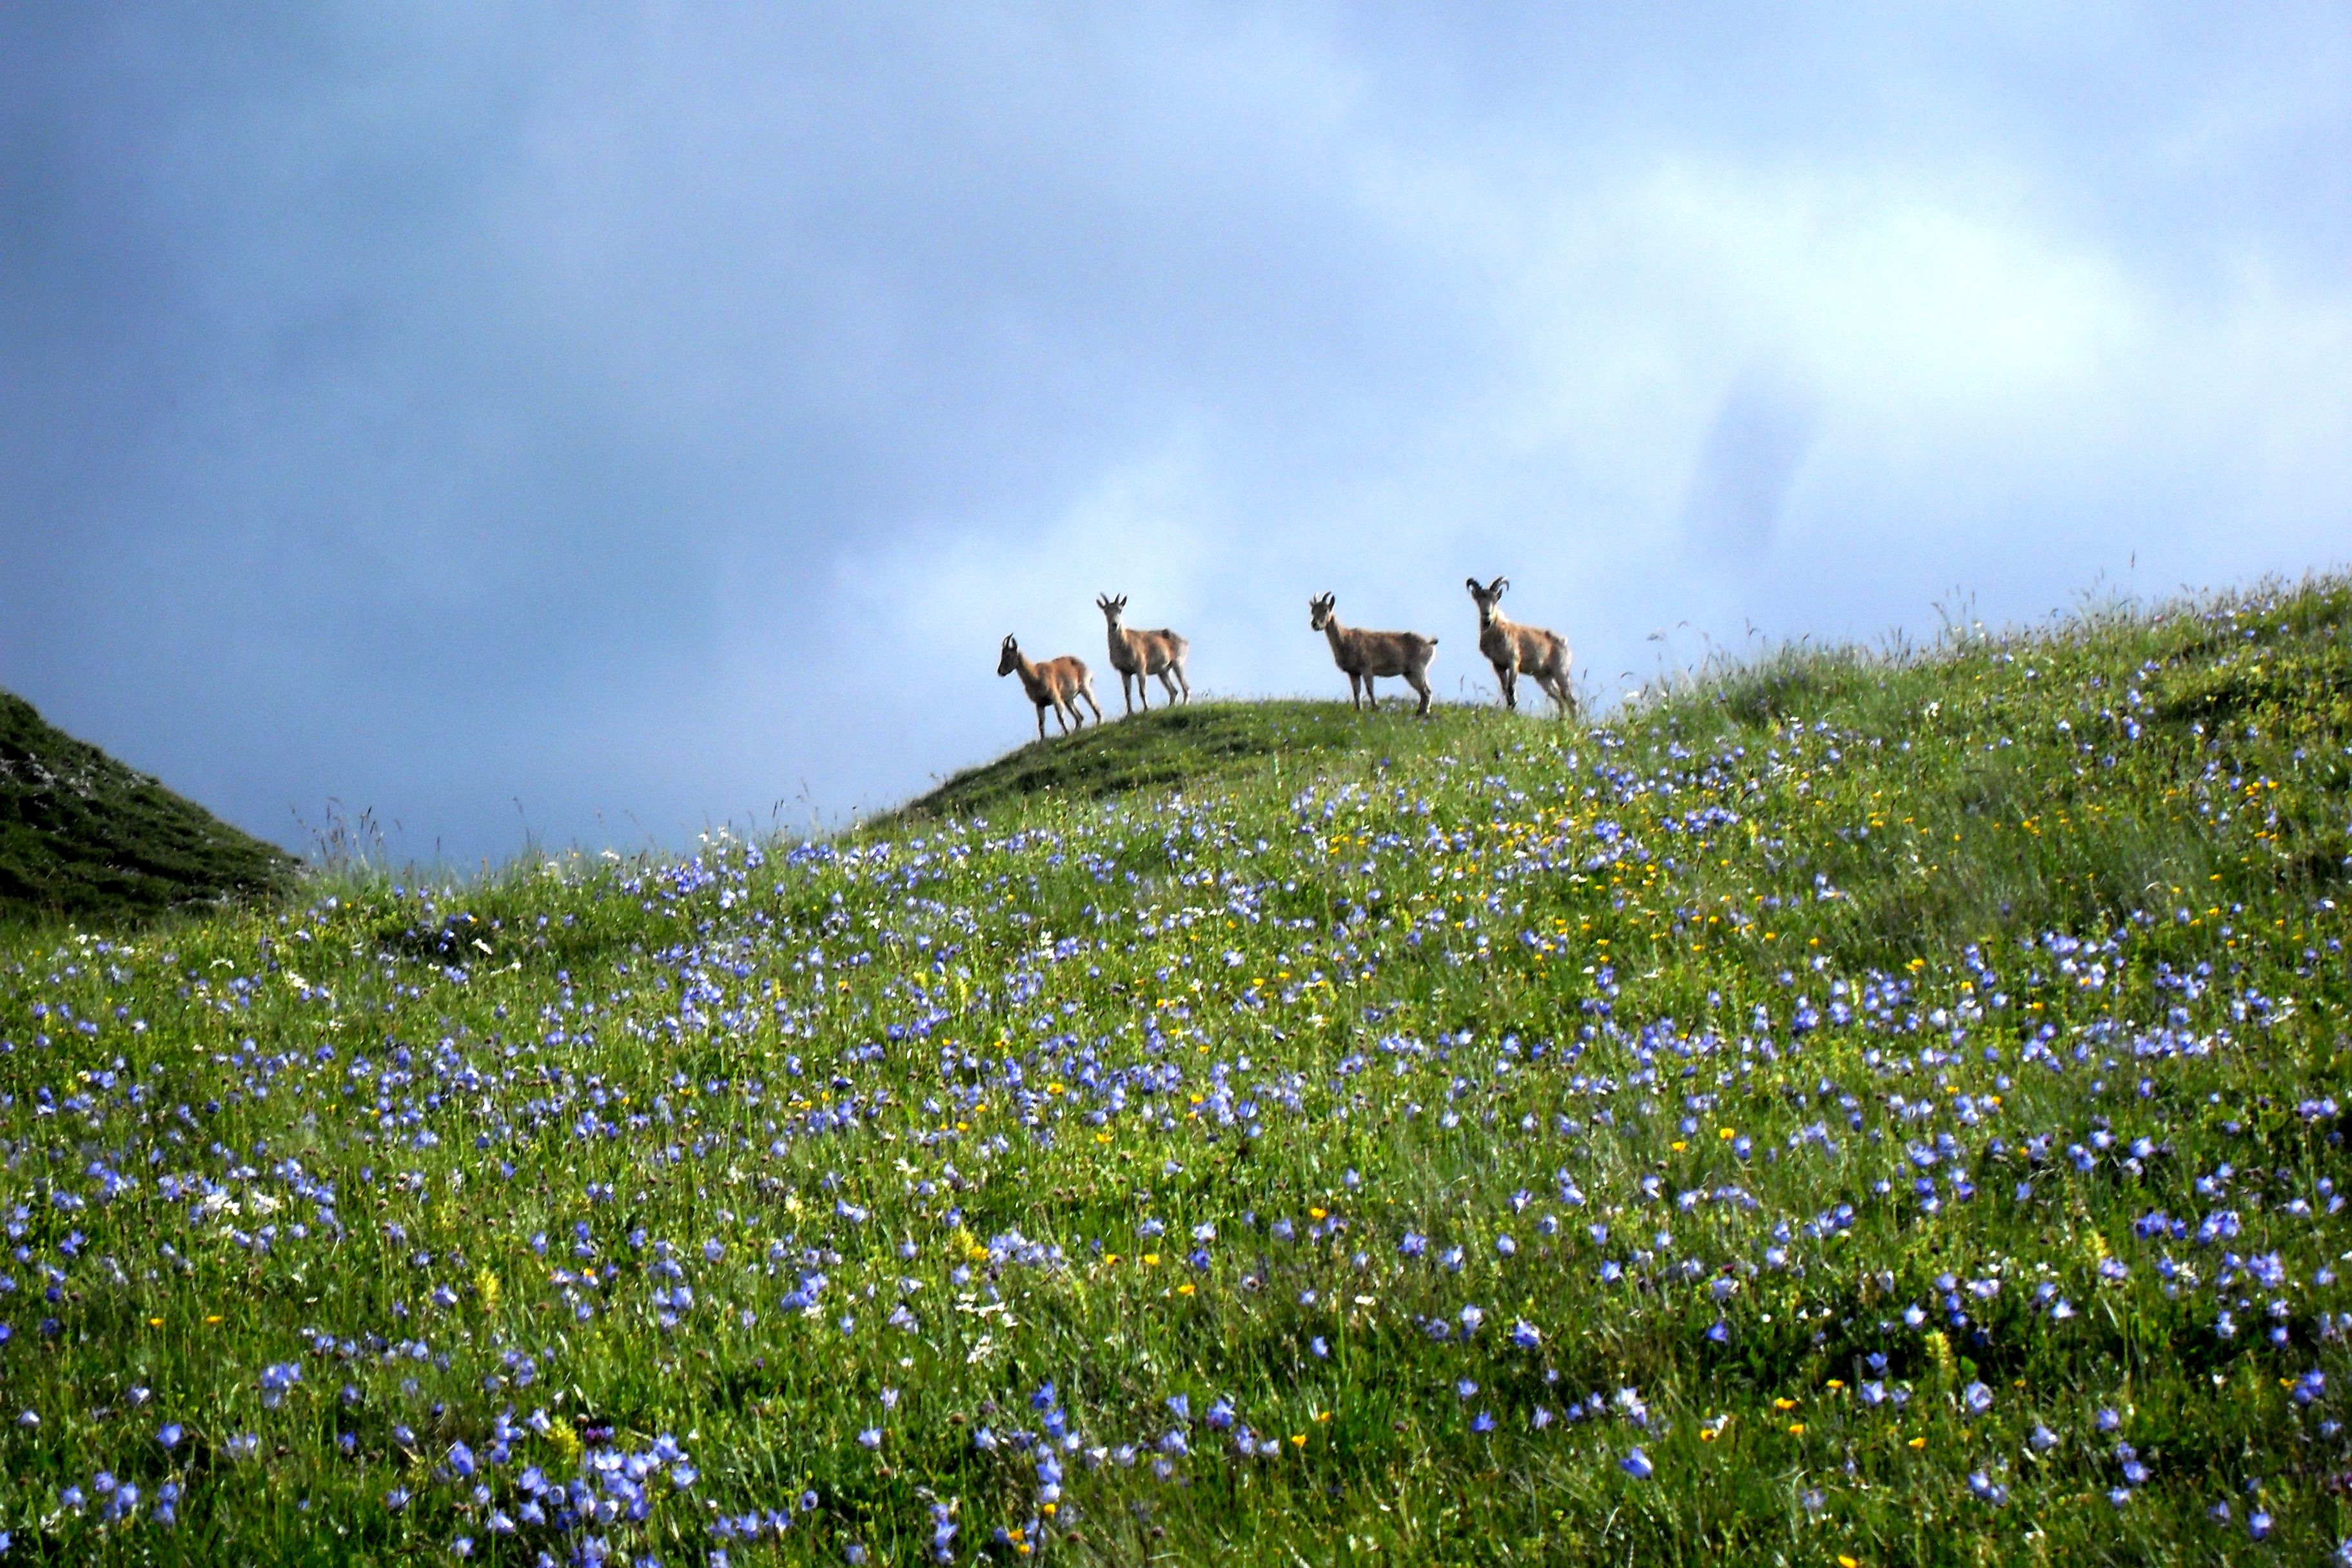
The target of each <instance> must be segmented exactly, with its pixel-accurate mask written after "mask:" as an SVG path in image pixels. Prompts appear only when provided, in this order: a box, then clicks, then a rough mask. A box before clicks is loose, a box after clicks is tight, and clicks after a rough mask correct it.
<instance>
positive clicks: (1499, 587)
mask: <svg viewBox="0 0 2352 1568" xmlns="http://www.w3.org/2000/svg"><path fill="white" fill-rule="evenodd" d="M1510 585H1511V580H1510V579H1509V578H1508V577H1497V578H1496V579H1495V585H1494V586H1493V587H1492V588H1490V589H1488V590H1487V592H1488V593H1491V594H1496V595H1499V594H1501V593H1502V591H1503V590H1504V589H1506V588H1507V587H1509V586H1510Z"/></svg>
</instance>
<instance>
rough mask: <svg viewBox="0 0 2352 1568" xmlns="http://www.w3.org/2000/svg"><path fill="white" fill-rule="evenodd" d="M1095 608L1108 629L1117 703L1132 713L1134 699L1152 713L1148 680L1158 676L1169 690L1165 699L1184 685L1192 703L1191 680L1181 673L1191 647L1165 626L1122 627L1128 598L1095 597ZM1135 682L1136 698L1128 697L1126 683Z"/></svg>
mask: <svg viewBox="0 0 2352 1568" xmlns="http://www.w3.org/2000/svg"><path fill="white" fill-rule="evenodd" d="M1095 607H1096V608H1097V609H1099V610H1100V611H1102V613H1103V619H1104V620H1105V621H1106V622H1108V624H1109V627H1110V667H1111V668H1113V669H1116V670H1117V671H1118V695H1119V700H1121V701H1122V702H1124V703H1126V704H1127V710H1128V711H1129V713H1132V712H1134V711H1135V702H1136V699H1137V698H1140V699H1142V700H1143V710H1144V711H1145V712H1146V713H1149V712H1150V711H1151V688H1150V684H1149V681H1150V677H1152V676H1155V675H1156V676H1158V677H1159V678H1160V685H1162V686H1164V687H1166V688H1167V689H1168V700H1169V701H1171V702H1173V701H1175V700H1176V686H1177V683H1178V682H1179V681H1181V682H1182V683H1183V687H1184V700H1185V701H1187V702H1190V701H1192V679H1191V678H1190V677H1189V676H1187V675H1186V674H1185V673H1184V661H1185V660H1186V659H1187V658H1191V657H1192V644H1191V643H1189V642H1186V641H1185V640H1184V639H1183V638H1182V637H1178V636H1177V635H1176V634H1175V633H1174V632H1171V631H1169V630H1167V629H1165V628H1164V627H1163V628H1162V629H1161V630H1159V631H1156V632H1139V631H1129V629H1128V628H1127V626H1124V625H1123V624H1122V622H1123V620H1124V618H1125V616H1126V615H1127V595H1124V594H1121V595H1119V596H1118V598H1116V599H1114V598H1112V597H1111V596H1110V595H1108V594H1098V595H1096V596H1095ZM1130 679H1131V680H1133V681H1134V683H1135V695H1134V696H1133V697H1130V696H1129V695H1128V682H1129V680H1130Z"/></svg>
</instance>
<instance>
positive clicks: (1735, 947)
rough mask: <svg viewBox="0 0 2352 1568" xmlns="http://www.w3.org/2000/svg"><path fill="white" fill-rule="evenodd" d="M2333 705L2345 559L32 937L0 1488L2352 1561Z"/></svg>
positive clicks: (43, 1504)
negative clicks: (1562, 703)
mask: <svg viewBox="0 0 2352 1568" xmlns="http://www.w3.org/2000/svg"><path fill="white" fill-rule="evenodd" d="M2347 692H2352V585H2347V584H2344V583H2341V582H2332V581H2331V582H2326V583H2321V584H2314V585H2310V586H2306V587H2305V588H2303V589H2300V590H2297V591H2293V592H2287V591H2280V592H2275V593H2267V592H2266V593H2263V594H2259V595H2252V596H2249V597H2246V598H2242V599H2233V600H2229V601H2217V602H2214V603H2210V604H2200V605H2184V606H2175V607H2171V608H2168V609H2166V610H2164V611H2162V612H2160V613H2156V614H2151V615H2148V616H2105V617H2101V618H2097V619H2090V620H2084V621H2080V622H2076V623H2072V624H2068V625H2063V626H2055V627H2053V628H2050V629H2049V630H2047V631H2044V632H2041V633H2036V634H2032V635H2020V636H2014V637H2002V638H1995V639H1984V640H1969V641H1962V642H1955V643H1953V644H1952V645H1950V646H1948V647H1944V648H1942V649H1940V650H1938V651H1937V652H1935V653H1934V654H1932V655H1928V656H1925V657H1920V658H1906V659H1900V660H1896V659H1878V658H1868V657H1864V656H1861V655H1857V654H1851V653H1843V652H1815V653H1804V652H1791V653H1788V654H1784V655H1781V656H1779V657H1776V658H1772V659H1769V660H1768V661H1766V662H1764V663H1762V664H1760V665H1758V666H1755V667H1751V668H1741V669H1736V670H1730V671H1727V672H1723V673H1721V674H1720V675H1719V676H1717V677H1713V678H1710V679H1704V680H1700V681H1696V682H1693V683H1691V684H1689V685H1687V686H1685V687H1677V688H1676V689H1673V690H1671V691H1667V692H1664V693H1661V694H1658V695H1657V696H1656V697H1655V698H1654V699H1653V700H1649V701H1646V702H1644V703H1642V704H1640V705H1637V706H1635V707H1633V708H1632V709H1630V710H1626V711H1624V712H1622V713H1621V714H1620V715H1618V716H1617V717H1616V719H1615V720H1614V721H1612V723H1610V724H1609V725H1607V726H1603V727H1600V728H1594V729H1586V728H1583V727H1580V726H1577V725H1572V724H1560V723H1558V722H1555V721H1550V720H1549V719H1539V718H1532V717H1523V718H1517V719H1514V718H1511V717H1509V716H1507V715H1503V714H1499V713H1496V712H1492V711H1485V710H1441V711H1440V712H1439V713H1438V714H1436V715H1435V716H1433V718H1432V719H1431V720H1430V721H1426V722H1421V721H1414V720H1412V719H1411V718H1409V717H1404V716H1402V715H1398V714H1393V713H1382V714H1379V715H1370V716H1356V715H1352V714H1349V712H1347V711H1346V710H1343V709H1339V708H1336V707H1316V706H1307V705H1297V704H1270V705H1266V706H1265V707H1263V708H1252V707H1247V706H1233V705H1224V706H1212V705H1207V704H1203V705H1202V706H1201V707H1200V708H1197V709H1194V710H1189V711H1187V710H1178V711H1176V712H1174V713H1171V714H1166V715H1161V714H1157V713H1155V714H1154V715H1153V716H1152V717H1151V718H1150V720H1148V721H1145V720H1136V721H1124V722H1115V723H1113V724H1112V725H1110V726H1108V727H1106V728H1105V729H1104V730H1103V731H1101V732H1099V733H1096V732H1092V731H1089V732H1088V733H1087V736H1086V738H1085V739H1084V740H1083V741H1080V742H1073V743H1070V744H1067V745H1062V744H1049V745H1047V746H1045V747H1031V748H1025V749H1024V751H1023V752H1020V753H1017V754H1016V755H1015V757H1013V758H1012V759H1008V760H1007V761H1006V762H1005V763H1000V764H997V766H996V768H994V769H992V770H982V771H981V772H980V773H975V774H971V775H966V776H965V777H964V778H962V779H960V780H958V781H956V782H955V783H953V784H950V785H949V786H948V788H947V790H945V791H943V792H942V793H941V795H938V796H934V797H932V799H931V800H930V801H929V802H927V803H924V804H923V805H919V806H918V807H915V808H910V809H909V810H908V812H907V813H905V814H903V815H901V816H898V817H897V818H895V819H893V820H891V821H888V822H886V823H882V824H878V825H874V826H869V827H868V828H866V829H864V830H861V831H859V832H857V833H855V834H852V835H849V836H846V837H844V838H842V839H840V840H838V841H836V842H833V843H829V844H821V845H803V846H799V847H788V846H785V845H782V844H770V845H761V846H752V845H745V844H741V843H737V842H734V841H730V840H725V839H714V840H712V841H710V842H709V843H708V844H706V845H705V846H704V848H703V852H702V853H701V854H700V855H698V856H697V857H695V858H691V859H688V860H686V861H681V862H677V863H663V864H656V863H652V862H634V863H625V864H615V863H600V862H594V861H560V862H550V863H544V864H535V865H526V866H520V867H517V868H513V869H512V870H511V871H510V872H509V874H507V875H506V876H504V877H502V878H500V879H496V880H493V881H490V882H487V883H484V884H481V885H478V886H472V887H465V888H455V889H451V888H436V889H424V890H419V889H415V888H408V887H401V886H392V885H384V884H379V883H376V882H373V881H370V880H368V879H362V878H347V879H343V880H341V881H338V882H335V883H332V884H325V883H321V884H316V885H314V886H313V887H312V888H311V889H310V890H309V892H308V894H307V897H306V899H305V901H304V902H303V904H302V905H301V906H300V907H299V908H296V907H289V908H286V909H285V910H283V911H282V912H278V911H271V912H268V913H266V914H265V913H253V912H247V913H236V912H229V913H225V914H223V915H221V916H219V917H216V918H213V919H209V920H206V921H202V922H198V923H194V924H190V925H187V926H185V927H183V928H181V929H177V930H173V931H171V932H169V933H168V934H167V935H165V936H162V937H156V938H142V939H139V940H135V941H131V942H123V941H120V940H101V939H97V938H90V937H76V938H69V939H68V940H64V941H59V940H58V939H57V938H56V937H54V936H50V937H47V938H44V939H42V940H39V941H37V942H35V941H32V940H29V939H27V940H24V941H20V942H17V943H16V945H15V946H14V947H13V948H10V949H6V950H5V957H0V1140H5V1142H0V1151H5V1176H0V1215H6V1216H7V1224H8V1226H9V1228H10V1236H9V1246H10V1247H12V1248H16V1249H21V1250H18V1251H16V1254H15V1258H14V1261H13V1262H11V1263H8V1264H5V1265H0V1269H5V1272H6V1274H7V1275H8V1277H9V1279H10V1280H11V1281H12V1282H13V1285H14V1287H15V1288H14V1289H13V1290H0V1318H5V1321H7V1322H8V1323H9V1325H10V1336H11V1337H10V1338H9V1339H8V1341H7V1342H6V1343H5V1345H0V1417H5V1419H6V1421H7V1425H6V1426H5V1427H0V1431H5V1436H0V1528H6V1529H8V1530H10V1531H14V1533H15V1544H14V1548H13V1550H14V1551H15V1552H17V1553H19V1554H24V1555H30V1556H34V1557H38V1558H47V1559H52V1560H63V1559H67V1558H73V1559H77V1560H79V1559H83V1558H90V1559H98V1560H110V1559H121V1560H131V1559H136V1558H154V1559H158V1560H188V1561H195V1562H206V1563H210V1562H220V1561H244V1560H292V1559H302V1558H318V1559H321V1560H325V1559H337V1560H342V1559H352V1558H359V1559H367V1560H373V1561H380V1562H395V1561H402V1562H404V1561H412V1560H415V1558H417V1557H419V1556H423V1555H438V1554H444V1553H448V1552H455V1551H459V1550H462V1551H464V1552H467V1553H470V1554H471V1557H472V1558H473V1559H474V1560H476V1561H493V1562H501V1563H528V1562H533V1561H536V1560H537V1558H538V1555H539V1554H540V1553H541V1552H546V1553H548V1554H550V1555H551V1557H552V1558H554V1559H557V1560H564V1561H571V1560H576V1561H589V1560H598V1561H618V1560H620V1558H621V1557H622V1556H623V1555H626V1556H628V1557H629V1558H631V1559H632V1560H635V1559H636V1558H638V1557H640V1556H641V1555H643V1554H654V1555H656V1556H658V1558H659V1560H660V1561H662V1562H664V1563H673V1564H674V1563H703V1562H706V1561H709V1557H708V1553H709V1552H713V1551H718V1552H725V1553H727V1554H728V1555H729V1557H730V1561H732V1562H734V1563H765V1562H773V1561H781V1562H803V1561H810V1562H821V1563H838V1562H843V1561H845V1560H858V1559H860V1558H862V1559H863V1560H866V1561H874V1562H919V1561H926V1560H930V1559H931V1558H932V1557H933V1556H934V1555H935V1554H939V1553H943V1554H944V1557H945V1559H946V1560H949V1561H954V1562H970V1561H974V1560H984V1561H990V1562H1003V1563H1010V1562H1017V1561H1020V1560H1022V1559H1024V1558H1036V1559H1043V1560H1047V1561H1066V1562H1071V1563H1138V1562H1143V1561H1147V1560H1166V1561H1173V1562H1189V1563H1205V1562H1212V1561H1215V1560H1218V1559H1226V1560H1230V1561H1234V1562H1240V1563H1381V1562H1392V1563H1522V1562H1588V1561H1608V1562H1619V1563H1624V1562H1632V1563H1644V1564H1647V1563H1751V1562H1753V1563H1805V1564H1829V1563H1841V1562H1845V1563H1868V1564H1882V1563H2010V1562H2015V1563H2147V1562H2161V1561H2181V1562H2189V1561H2194V1562H2239V1563H2260V1562H2278V1563H2310V1562H2317V1561H2322V1560H2325V1559H2326V1558H2328V1557H2329V1556H2330V1555H2331V1554H2335V1553H2336V1552H2338V1547H2339V1542H2342V1541H2343V1539H2344V1538H2345V1536H2346V1535H2347V1532H2352V1502H2347V1498H2346V1489H2347V1487H2352V1443H2347V1431H2346V1428H2345V1426H2344V1425H2343V1423H2344V1421H2345V1419H2346V1415H2345V1405H2346V1399H2347V1381H2352V1365H2347V1356H2346V1354H2345V1350H2344V1346H2345V1338H2344V1335H2345V1332H2346V1330H2347V1327H2352V1287H2347V1283H2346V1281H2345V1279H2343V1278H2341V1277H2340V1276H2339V1273H2338V1270H2339V1269H2345V1268H2352V1223H2347V1218H2348V1217H2352V1216H2347V1214H2346V1212H2345V1209H2346V1199H2347V1194H2344V1193H2343V1192H2341V1191H2340V1190H2339V1188H2340V1186H2341V1185H2342V1184H2345V1183H2347V1181H2352V1159H2347V1151H2346V1149H2345V1145H2344V1135H2345V1110H2346V1104H2347V1100H2352V1096H2347V1083H2346V1077H2347V1067H2352V1041H2347V1022H2346V1019H2347V1005H2348V1004H2352V978H2347V970H2346V966H2345V959H2344V953H2343V943H2344V940H2345V937H2346V935H2347V925H2352V921H2347V914H2346V910H2345V908H2344V903H2345V899H2346V897H2347V875H2352V868H2347V865H2346V858H2347V854H2352V846H2347V842H2346V830H2347V825H2348V824H2352V797H2347V778H2352V772H2347V770H2352V710H2347ZM1204 759H1207V761H1206V763H1205V764H1204ZM1171 771H1173V772H1175V773H1180V774H1181V778H1175V779H1170V778H1166V777H1165V775H1166V774H1167V773H1170V772H1171ZM1122 781H1124V782H1122ZM1166 784H1181V789H1171V788H1168V787H1165V786H1166ZM1049 786H1050V787H1049ZM19 1412H22V1413H24V1414H23V1415H19V1414H18V1413H19ZM101 1472H103V1482H104V1483H105V1484H103V1485H102V1484H101V1475H100V1473H101ZM125 1481H127V1482H129V1483H130V1485H131V1487H132V1488H133V1489H135V1491H136V1496H135V1498H134V1499H132V1500H131V1501H129V1502H127V1503H126V1502H125V1501H124V1500H123V1499H124V1495H125V1494H124V1491H123V1489H122V1486H121V1483H123V1482H125ZM165 1514H167V1515H168V1519H167V1518H164V1517H161V1515H165Z"/></svg>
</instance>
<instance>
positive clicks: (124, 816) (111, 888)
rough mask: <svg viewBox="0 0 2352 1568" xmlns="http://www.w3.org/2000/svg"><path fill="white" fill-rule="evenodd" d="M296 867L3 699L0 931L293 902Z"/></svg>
mask: <svg viewBox="0 0 2352 1568" xmlns="http://www.w3.org/2000/svg"><path fill="white" fill-rule="evenodd" d="M297 868H298V863H297V862H296V861H295V859H294V858H293V857H292V856H290V855H288V854H287V853H286V852H285V851H283V850H281V849H279V848H278V847H276V846H274V845H269V844H265V843H263V842H262V841H261V840H259V839H257V838H254V837H250V836H248V835H247V834H244V833H241V832H239V831H238V830H237V829H236V828H234V827H231V826H228V825H227V824H226V823H225V822H222V821H221V820H220V819H219V818H217V817H215V816H213V815H212V814H211V813H210V812H208V811H206V810H205V809H204V807H202V806H200V805H196V804H195V803H194V802H193V801H189V800H184V799H183V798H181V797H180V796H179V795H173V793H172V792H171V791H170V790H167V789H165V788H164V787H163V785H162V784H159V783H157V782H156V781H155V780H153V779H152V778H148V777H146V776H145V775H144V774H142V773H134V772H132V771H131V769H129V768H127V767H125V766H123V765H122V764H121V763H119V762H116V761H115V760H114V759H113V758H112V757H110V756H108V755H107V754H106V753H105V752H101V751H100V750H99V749H98V748H97V747H95V746H92V745H89V744H87V743H85V742H80V741H77V740H75V739H74V738H73V737H72V736H70V735H68V734H66V733H65V732H64V731H60V730H58V729H57V728H55V727H54V726H52V725H50V724H49V723H47V721H44V720H43V719H42V718H41V716H40V714H39V713H37V712H36V711H35V710H34V709H33V706H32V704H30V703H28V702H26V701H25V700H23V699H21V698H18V697H13V696H11V695H9V694H8V693H6V692H5V691H0V928H5V927H9V926H16V927H23V926H36V927H39V926H50V925H54V924H56V923H57V922H58V921H79V922H82V923H84V924H110V925H122V924H125V923H130V922H136V921H146V920H152V918H153V917H155V916H157V915H160V914H163V913H166V912H169V911H172V910H187V909H191V908H198V907H204V906H211V905H217V904H221V903H224V902H226V901H229V900H236V899H240V898H251V897H255V896H268V895H269V894H272V893H278V892H283V891H286V890H287V889H289V888H290V887H291V886H292V885H293V883H294V880H295V873H296V871H297Z"/></svg>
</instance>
